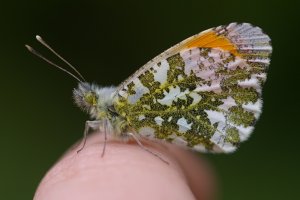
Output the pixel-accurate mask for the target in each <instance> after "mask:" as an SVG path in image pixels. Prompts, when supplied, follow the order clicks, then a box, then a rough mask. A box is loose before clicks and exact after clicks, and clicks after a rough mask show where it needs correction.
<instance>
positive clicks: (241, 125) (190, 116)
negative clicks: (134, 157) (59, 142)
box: [114, 23, 272, 152]
mask: <svg viewBox="0 0 300 200" xmlns="http://www.w3.org/2000/svg"><path fill="white" fill-rule="evenodd" d="M271 51H272V48H271V45H270V39H269V37H268V36H267V35H266V34H264V33H262V31H261V29H260V28H258V27H253V26H252V25H250V24H246V23H244V24H236V23H232V24H229V25H228V26H220V27H217V28H213V29H209V30H207V31H204V32H202V33H200V34H198V35H195V36H192V37H190V38H188V39H186V40H185V41H183V42H181V43H179V44H177V45H175V46H174V47H172V48H170V49H169V50H167V51H165V52H164V53H162V54H161V55H159V56H157V57H156V58H154V59H153V60H152V61H150V62H149V63H147V64H146V65H145V66H143V67H142V68H141V69H140V70H138V71H137V72H136V73H135V74H133V76H131V77H130V78H129V79H127V80H126V81H124V82H123V83H122V84H121V85H120V86H119V88H118V90H117V93H116V98H115V102H114V106H115V108H116V111H117V112H118V113H119V114H120V115H121V116H123V117H124V118H125V119H126V121H127V123H128V124H129V125H130V127H132V129H133V130H134V131H136V133H138V134H140V135H142V136H145V137H148V138H158V139H163V140H167V141H170V142H172V143H177V144H183V145H186V146H189V147H191V148H193V149H195V150H198V151H207V150H208V151H213V152H232V151H234V150H235V149H236V148H237V147H238V145H239V144H240V142H242V141H245V140H246V139H247V138H248V136H249V135H250V133H251V132H252V131H253V128H254V124H255V122H256V121H257V119H258V117H259V115H260V112H261V105H262V100H261V90H262V86H263V83H264V82H265V80H266V71H267V67H268V65H269V61H270V60H269V57H270V54H271Z"/></svg>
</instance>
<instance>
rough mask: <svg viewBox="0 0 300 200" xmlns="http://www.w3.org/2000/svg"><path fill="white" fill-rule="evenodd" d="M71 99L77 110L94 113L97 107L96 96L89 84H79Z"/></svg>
mask: <svg viewBox="0 0 300 200" xmlns="http://www.w3.org/2000/svg"><path fill="white" fill-rule="evenodd" d="M73 97H74V100H75V103H76V105H77V106H78V107H79V108H81V109H82V110H84V111H86V112H88V113H91V112H95V110H96V108H97V105H98V94H97V93H96V91H95V89H94V87H93V86H92V85H91V84H89V83H84V82H83V83H79V85H78V88H76V89H74V91H73Z"/></svg>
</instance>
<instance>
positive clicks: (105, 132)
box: [101, 120, 108, 157]
mask: <svg viewBox="0 0 300 200" xmlns="http://www.w3.org/2000/svg"><path fill="white" fill-rule="evenodd" d="M107 123H108V121H107V120H105V121H104V144H103V150H102V154H101V157H103V156H104V154H105V149H106V143H107Z"/></svg>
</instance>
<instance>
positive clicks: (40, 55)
mask: <svg viewBox="0 0 300 200" xmlns="http://www.w3.org/2000/svg"><path fill="white" fill-rule="evenodd" d="M25 47H26V48H27V49H28V51H30V52H31V53H32V54H34V55H36V56H37V57H39V58H41V59H42V60H44V61H46V62H47V63H49V64H50V65H53V66H54V67H57V68H58V69H60V70H62V71H64V72H66V73H67V74H69V75H71V76H72V77H73V78H75V79H76V80H77V81H79V82H82V80H80V79H79V78H78V77H77V76H75V75H74V74H72V73H71V72H69V71H68V70H66V69H64V68H62V67H60V66H59V65H57V64H55V63H53V62H52V61H50V60H48V59H47V58H45V57H44V56H43V55H42V54H40V53H39V52H37V51H36V50H34V49H33V48H32V47H31V46H29V45H27V44H26V45H25ZM83 80H84V79H83Z"/></svg>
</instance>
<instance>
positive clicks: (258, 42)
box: [185, 23, 272, 59]
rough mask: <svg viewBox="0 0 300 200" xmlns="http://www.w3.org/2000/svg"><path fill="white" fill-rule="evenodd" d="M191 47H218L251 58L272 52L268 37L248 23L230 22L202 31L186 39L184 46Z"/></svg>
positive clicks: (261, 56)
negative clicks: (226, 24)
mask: <svg viewBox="0 0 300 200" xmlns="http://www.w3.org/2000/svg"><path fill="white" fill-rule="evenodd" d="M193 47H206V48H220V49H222V50H225V51H229V52H231V53H232V54H233V55H235V56H241V57H246V58H251V59H257V58H263V59H264V58H268V57H270V54H271V53H272V46H271V39H270V37H269V36H268V35H266V34H265V33H263V31H262V30H261V29H260V28H259V27H254V26H252V25H251V24H249V23H242V24H238V23H231V24H229V25H228V26H218V27H216V28H213V29H209V30H207V31H204V32H202V33H200V34H198V35H196V36H194V37H192V38H191V39H190V40H188V41H187V44H186V45H185V48H193Z"/></svg>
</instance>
